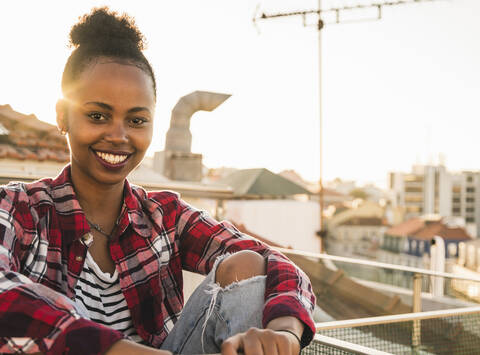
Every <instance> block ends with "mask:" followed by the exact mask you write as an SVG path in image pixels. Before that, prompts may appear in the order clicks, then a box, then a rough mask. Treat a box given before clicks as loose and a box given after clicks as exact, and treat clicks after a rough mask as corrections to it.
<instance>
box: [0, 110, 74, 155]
mask: <svg viewBox="0 0 480 355" xmlns="http://www.w3.org/2000/svg"><path fill="white" fill-rule="evenodd" d="M0 158H4V159H14V160H36V161H56V162H67V161H68V160H69V153H68V146H67V140H66V139H65V137H64V136H62V135H61V134H60V133H59V132H58V129H57V127H56V126H54V125H52V124H49V123H46V122H43V121H40V120H39V119H38V118H37V117H36V116H35V115H25V114H22V113H19V112H17V111H15V110H13V109H12V108H11V107H10V105H0Z"/></svg>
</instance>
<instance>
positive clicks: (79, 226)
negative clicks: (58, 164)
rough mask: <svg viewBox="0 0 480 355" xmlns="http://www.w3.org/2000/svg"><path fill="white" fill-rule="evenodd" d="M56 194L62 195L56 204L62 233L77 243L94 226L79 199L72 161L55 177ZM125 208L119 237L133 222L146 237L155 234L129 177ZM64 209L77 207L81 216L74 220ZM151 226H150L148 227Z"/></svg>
mask: <svg viewBox="0 0 480 355" xmlns="http://www.w3.org/2000/svg"><path fill="white" fill-rule="evenodd" d="M51 186H52V197H53V198H54V199H56V198H58V200H57V199H56V200H57V201H58V203H57V204H56V208H57V211H58V219H59V223H60V227H61V229H62V235H63V238H64V240H65V242H66V243H67V244H71V243H73V242H74V241H75V240H78V239H80V238H81V237H82V236H84V235H85V234H87V233H89V232H90V230H91V229H90V226H89V225H88V222H87V219H86V217H85V214H84V212H83V209H82V207H81V206H80V203H79V202H78V200H77V197H76V194H75V189H74V186H73V183H72V175H71V165H70V164H68V165H67V166H66V167H65V168H64V169H63V170H62V171H61V172H60V174H59V175H58V176H57V177H56V178H55V179H54V180H53V181H52V185H51ZM123 201H124V208H123V209H122V212H121V213H120V217H119V220H118V228H117V231H116V233H115V236H114V237H115V238H116V237H118V236H119V235H121V234H123V232H125V230H126V229H127V228H128V226H132V228H133V229H134V231H135V232H136V233H137V234H138V235H140V236H142V237H144V238H148V237H150V236H151V229H149V227H150V228H151V223H150V221H149V220H148V218H145V215H144V213H143V211H142V206H141V205H140V203H139V201H138V198H137V197H136V196H135V192H134V190H133V189H132V187H131V186H130V183H129V182H128V180H126V179H125V184H124V189H123ZM62 210H64V211H65V212H66V211H69V213H71V211H75V212H74V213H76V214H78V217H79V218H78V219H77V220H75V223H74V224H72V218H71V216H69V215H68V214H67V213H65V214H62ZM146 227H147V228H146Z"/></svg>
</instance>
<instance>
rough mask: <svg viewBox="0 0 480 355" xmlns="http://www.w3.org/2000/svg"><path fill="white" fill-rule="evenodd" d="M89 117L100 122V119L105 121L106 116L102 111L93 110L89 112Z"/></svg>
mask: <svg viewBox="0 0 480 355" xmlns="http://www.w3.org/2000/svg"><path fill="white" fill-rule="evenodd" d="M88 117H90V118H91V119H92V120H93V121H96V122H99V121H105V120H106V117H105V115H104V114H103V113H100V112H92V113H89V114H88Z"/></svg>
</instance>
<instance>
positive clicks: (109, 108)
mask: <svg viewBox="0 0 480 355" xmlns="http://www.w3.org/2000/svg"><path fill="white" fill-rule="evenodd" d="M85 105H96V106H99V107H101V108H103V109H105V110H108V111H113V107H112V106H110V105H109V104H106V103H104V102H98V101H90V102H86V103H85ZM141 111H147V112H148V113H150V114H151V112H150V109H149V108H148V107H142V106H139V107H132V108H131V109H129V110H128V111H127V112H128V113H135V112H141Z"/></svg>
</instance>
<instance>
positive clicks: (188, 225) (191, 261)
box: [176, 199, 315, 347]
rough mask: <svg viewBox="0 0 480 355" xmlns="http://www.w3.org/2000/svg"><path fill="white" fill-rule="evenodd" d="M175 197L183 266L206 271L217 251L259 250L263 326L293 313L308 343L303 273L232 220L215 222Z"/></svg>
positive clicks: (311, 299)
mask: <svg viewBox="0 0 480 355" xmlns="http://www.w3.org/2000/svg"><path fill="white" fill-rule="evenodd" d="M178 201H179V202H178V211H177V219H176V233H177V235H178V237H179V238H180V253H181V257H182V266H183V268H185V269H186V270H189V271H193V272H199V273H203V274H206V273H208V272H209V271H210V270H211V268H212V267H213V264H214V262H215V259H216V258H217V257H218V256H219V255H222V254H225V253H228V252H236V251H239V250H245V249H248V250H253V251H255V252H257V253H259V254H261V255H262V256H263V257H264V258H266V259H267V284H266V291H265V306H264V310H263V326H264V327H265V326H266V325H267V324H268V322H270V321H271V320H273V319H275V318H278V317H283V316H293V317H296V318H297V319H299V320H300V321H302V322H303V323H304V325H305V330H304V332H303V335H302V339H301V343H302V347H304V346H306V345H308V344H309V343H310V341H311V340H312V338H313V335H314V333H315V324H314V322H313V317H312V313H313V309H314V305H315V295H314V293H313V291H312V286H311V283H310V280H309V279H308V277H307V275H305V273H304V272H303V271H302V270H300V269H299V268H298V267H296V266H295V264H293V263H292V262H291V261H290V260H288V258H287V257H286V256H284V255H283V254H281V253H279V252H277V251H275V250H272V249H271V248H269V247H268V246H267V245H266V244H264V243H262V242H260V241H258V240H256V239H254V238H253V237H250V236H248V235H246V234H243V233H241V232H240V231H238V230H237V229H236V228H235V227H234V226H233V225H232V224H230V223H228V222H226V221H223V222H217V221H216V220H214V219H213V218H211V217H210V216H209V215H208V214H207V213H206V212H204V211H200V210H197V209H195V208H193V207H192V206H190V205H188V204H187V203H185V202H184V201H182V200H180V199H179V200H178Z"/></svg>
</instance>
